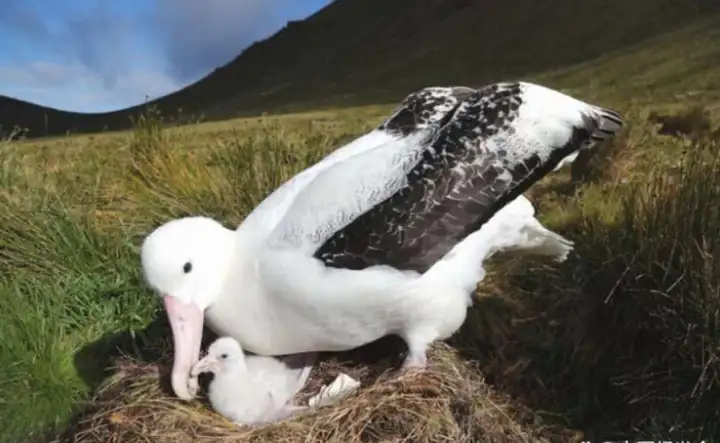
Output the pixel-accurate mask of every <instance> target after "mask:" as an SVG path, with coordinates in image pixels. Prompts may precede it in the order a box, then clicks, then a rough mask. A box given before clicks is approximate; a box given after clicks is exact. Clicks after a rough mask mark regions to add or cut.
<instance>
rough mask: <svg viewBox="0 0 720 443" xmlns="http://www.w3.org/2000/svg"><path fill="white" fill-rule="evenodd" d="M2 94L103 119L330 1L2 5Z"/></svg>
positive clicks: (47, 0) (102, 0)
mask: <svg viewBox="0 0 720 443" xmlns="http://www.w3.org/2000/svg"><path fill="white" fill-rule="evenodd" d="M2 3H3V6H2V8H0V42H2V44H1V45H0V95H7V96H10V97H14V98H19V99H22V100H27V101H30V102H33V103H37V104H40V105H44V106H51V107H54V108H58V109H63V110H69V111H80V112H104V111H111V110H115V109H120V108H124V107H127V106H132V105H136V104H139V103H142V102H143V101H144V100H145V99H146V97H150V98H154V97H158V96H161V95H165V94H167V93H169V92H172V91H175V90H177V89H180V88H182V87H184V86H186V85H188V84H189V83H192V82H194V81H196V80H198V79H200V78H202V77H203V76H204V75H206V74H207V73H209V72H210V71H212V69H213V68H215V67H217V66H221V65H223V64H225V63H227V62H228V61H230V60H231V59H233V58H234V57H235V56H236V55H238V54H239V53H240V52H241V51H242V50H243V49H245V48H246V47H247V46H249V45H250V44H251V43H252V42H254V41H256V40H259V39H262V38H265V37H267V36H269V35H271V34H273V33H275V32H276V31H278V30H279V29H281V28H282V27H283V26H284V25H285V23H286V22H287V21H288V20H296V19H300V18H304V17H307V16H308V15H310V14H312V13H313V12H315V11H317V10H318V9H320V8H321V7H322V6H324V5H326V4H327V3H328V0H3V1H2Z"/></svg>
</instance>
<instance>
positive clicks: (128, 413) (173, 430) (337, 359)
mask: <svg viewBox="0 0 720 443" xmlns="http://www.w3.org/2000/svg"><path fill="white" fill-rule="evenodd" d="M377 355H386V356H387V355H395V356H396V357H386V358H377ZM398 355H399V354H398V353H389V354H388V353H383V352H380V353H378V352H377V349H375V350H373V349H370V351H368V350H367V349H365V350H360V351H356V352H355V354H352V353H344V354H338V355H331V356H323V358H322V359H321V362H320V363H319V364H318V365H317V366H316V367H315V368H313V371H312V373H311V376H310V380H309V382H308V383H307V385H306V386H305V388H304V389H303V391H302V392H301V393H299V394H298V402H299V403H304V402H306V401H307V398H308V397H309V396H310V395H312V394H314V393H317V392H318V391H319V388H320V387H321V386H322V385H323V384H327V383H329V382H331V381H332V380H333V379H334V378H335V377H336V376H337V374H338V373H339V372H340V371H343V372H345V373H346V374H348V375H350V376H352V377H353V378H355V379H358V380H360V381H361V382H362V385H361V387H360V389H359V390H358V391H356V392H354V393H352V394H350V396H348V397H345V398H343V399H341V400H339V401H337V402H335V403H333V404H331V405H327V406H324V407H320V408H316V409H313V410H312V412H310V413H308V414H305V415H302V416H298V417H296V418H294V419H292V420H287V421H283V422H279V423H274V424H271V425H268V426H264V427H259V428H250V427H244V426H238V425H235V424H233V423H231V422H229V421H228V420H226V419H225V418H223V417H222V416H220V415H219V414H217V413H215V412H213V411H212V409H211V408H210V407H209V406H208V404H207V402H206V400H205V399H202V398H200V399H198V400H196V401H193V402H189V403H186V402H182V401H180V400H178V399H176V398H175V397H174V396H173V395H172V393H171V390H170V387H169V380H168V376H167V372H168V369H169V361H168V359H163V360H161V361H158V362H156V363H152V364H141V363H138V362H134V361H132V360H131V359H128V358H123V359H121V360H119V361H118V363H117V364H116V371H115V375H114V376H113V377H112V378H111V379H110V380H109V381H108V382H107V383H105V385H104V386H103V387H102V388H101V389H100V390H99V391H98V393H97V394H96V396H95V398H94V399H93V401H92V402H91V403H90V406H89V408H88V409H87V410H86V411H85V412H84V414H82V416H81V417H79V418H78V419H77V421H76V422H75V423H74V424H73V426H72V427H71V428H70V429H68V431H67V432H66V433H65V435H63V436H62V437H61V438H60V439H59V440H57V441H58V442H64V443H70V442H73V443H116V442H133V443H136V442H137V443H139V442H155V443H164V442H168V443H170V442H172V443H177V442H199V443H204V442H208V443H209V442H237V443H241V442H242V443H245V442H301V441H302V442H342V443H352V442H399V441H410V442H417V443H421V442H439V441H447V442H464V441H468V442H469V441H491V442H520V441H533V442H547V441H560V440H558V437H559V436H558V434H557V433H555V434H554V435H553V436H549V434H548V429H544V428H542V427H541V426H538V425H536V424H535V425H526V424H522V421H523V420H522V414H521V413H520V412H518V411H519V410H518V409H517V408H516V407H514V406H512V404H511V403H512V402H511V401H510V399H508V398H505V397H503V396H502V395H500V394H499V393H497V392H494V391H493V390H492V389H491V388H490V387H489V386H488V385H487V384H486V383H485V382H484V380H483V378H482V376H481V375H480V373H479V372H478V371H476V370H473V368H472V367H471V366H470V365H469V364H468V363H466V362H463V361H461V360H460V359H459V358H458V357H457V355H456V354H455V352H454V351H453V350H452V349H451V348H449V347H448V346H446V345H437V346H435V347H434V348H433V349H432V351H431V352H430V355H429V358H430V362H431V363H430V367H429V369H428V370H427V371H424V372H421V373H415V374H412V373H411V374H408V375H406V376H403V377H400V376H399V375H398V373H397V372H396V371H395V369H396V368H397V364H398V363H399V360H398V357H397V356H398ZM203 391H204V390H203ZM524 421H527V420H524ZM561 440H562V441H569V440H574V438H561Z"/></svg>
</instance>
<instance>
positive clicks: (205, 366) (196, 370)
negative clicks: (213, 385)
mask: <svg viewBox="0 0 720 443" xmlns="http://www.w3.org/2000/svg"><path fill="white" fill-rule="evenodd" d="M233 369H234V370H240V371H244V370H245V369H246V366H245V353H244V352H243V350H242V348H241V347H240V343H238V342H237V340H235V339H234V338H232V337H221V338H218V339H217V340H215V341H214V342H213V344H211V345H210V347H209V348H208V352H207V355H206V356H205V357H203V359H202V360H200V361H198V362H197V363H196V364H195V366H194V367H193V368H192V372H191V374H190V375H191V376H192V377H197V376H198V375H200V374H202V373H204V372H212V373H213V374H217V373H219V372H224V371H228V370H233Z"/></svg>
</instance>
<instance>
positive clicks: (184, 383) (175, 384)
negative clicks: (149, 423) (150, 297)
mask: <svg viewBox="0 0 720 443" xmlns="http://www.w3.org/2000/svg"><path fill="white" fill-rule="evenodd" d="M163 301H164V303H165V311H167V315H168V319H169V320H170V328H171V329H172V334H173V353H174V358H173V368H172V376H171V382H172V388H173V391H174V392H175V395H177V396H178V397H179V398H181V399H183V400H192V399H193V398H195V394H196V392H195V391H196V387H195V385H194V384H193V386H192V388H191V387H190V380H189V378H190V371H191V369H192V367H193V366H194V365H195V363H196V362H197V361H198V359H199V358H200V341H201V339H202V328H203V312H202V311H201V310H200V308H198V307H197V306H195V305H194V304H192V303H188V304H185V303H183V302H182V301H180V300H179V299H178V298H177V297H172V296H168V295H165V296H163Z"/></svg>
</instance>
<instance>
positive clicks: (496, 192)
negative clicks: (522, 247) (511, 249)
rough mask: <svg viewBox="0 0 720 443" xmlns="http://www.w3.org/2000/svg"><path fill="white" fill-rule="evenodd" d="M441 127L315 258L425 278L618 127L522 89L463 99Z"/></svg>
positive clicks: (593, 111) (544, 93)
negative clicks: (552, 174) (462, 244)
mask: <svg viewBox="0 0 720 443" xmlns="http://www.w3.org/2000/svg"><path fill="white" fill-rule="evenodd" d="M447 120H448V123H447V124H446V125H445V126H444V127H443V128H442V129H441V130H440V131H439V132H438V133H437V134H436V135H434V137H433V138H432V140H430V141H429V142H427V143H425V144H424V145H423V146H421V147H420V148H419V149H420V150H419V151H418V156H417V159H416V160H413V163H412V166H411V167H410V168H407V169H406V170H407V172H406V173H405V176H404V177H403V178H402V180H395V181H394V182H393V183H394V187H393V189H392V190H388V189H387V186H386V187H385V190H386V191H391V192H387V194H389V195H388V196H387V197H385V198H384V199H383V200H382V201H379V202H378V203H376V204H373V205H372V206H371V207H369V208H366V210H364V211H363V212H362V213H361V215H359V216H357V215H354V214H353V215H352V216H351V217H349V219H351V221H349V222H348V223H345V226H344V227H343V228H342V229H339V230H336V231H335V232H334V233H333V234H332V235H331V236H330V237H329V238H328V239H327V240H326V241H325V242H324V243H323V244H322V245H321V246H320V247H319V248H318V249H317V250H316V251H315V253H314V256H315V257H317V258H319V259H320V260H322V261H323V262H324V263H325V264H326V265H327V266H331V267H342V268H349V269H364V268H366V267H368V266H372V265H390V266H392V267H394V268H397V269H402V270H415V271H419V272H424V271H426V270H427V269H428V268H429V267H430V266H432V265H433V263H435V262H436V261H437V260H438V259H440V258H441V257H442V256H443V255H445V254H446V253H447V252H449V251H450V249H452V247H453V246H454V245H456V244H457V243H458V242H460V241H462V240H463V239H464V238H465V237H466V236H468V235H469V234H471V233H472V232H474V231H476V230H477V229H479V228H480V227H481V226H482V225H483V224H484V223H485V222H486V221H487V220H489V219H490V218H491V217H492V216H493V214H495V213H496V212H497V211H498V210H499V209H501V208H502V207H503V206H504V205H505V204H507V203H508V202H510V201H511V200H512V199H514V198H516V197H517V196H518V195H519V194H521V193H522V192H524V191H525V190H526V189H527V188H529V187H530V186H531V185H532V184H533V183H534V182H536V181H537V180H539V179H540V178H542V177H543V176H544V175H546V174H547V173H548V172H550V171H551V170H552V169H553V168H555V167H556V166H557V164H558V163H559V162H560V161H561V160H562V159H563V158H565V157H567V156H568V155H569V154H572V153H573V152H576V151H577V150H578V149H580V148H583V147H589V146H591V145H592V144H593V143H595V142H597V141H599V140H602V139H604V138H605V137H607V136H610V135H612V134H614V133H615V132H617V130H619V129H620V127H621V126H622V121H621V119H620V117H619V115H618V114H617V113H615V112H613V111H609V110H606V109H603V108H599V107H596V106H591V105H588V104H586V103H583V102H580V101H578V100H575V99H573V98H572V97H569V96H567V95H564V94H561V93H559V92H556V91H552V90H550V89H547V88H544V87H542V86H538V85H533V84H529V83H499V84H494V85H490V86H487V87H485V88H483V89H481V90H479V91H476V92H474V93H472V94H469V95H468V96H467V97H466V98H465V99H464V100H463V101H462V102H461V104H460V105H459V106H458V107H457V109H456V110H455V111H454V112H453V113H451V115H450V116H448V117H447ZM395 173H398V172H397V171H396V172H395ZM328 185H331V184H330V183H328Z"/></svg>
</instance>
